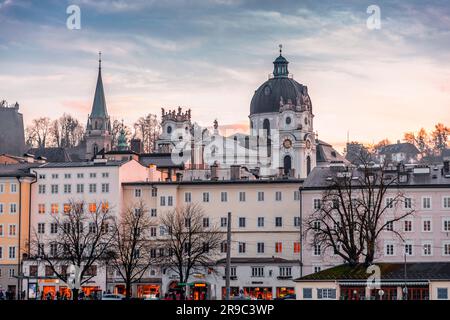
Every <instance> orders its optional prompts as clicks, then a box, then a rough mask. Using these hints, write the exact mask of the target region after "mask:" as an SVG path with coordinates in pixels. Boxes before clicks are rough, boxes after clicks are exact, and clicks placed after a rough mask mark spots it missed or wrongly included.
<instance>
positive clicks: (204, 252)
mask: <svg viewBox="0 0 450 320" xmlns="http://www.w3.org/2000/svg"><path fill="white" fill-rule="evenodd" d="M161 224H162V225H163V226H164V227H165V229H166V232H167V236H166V240H165V241H164V247H165V248H167V250H168V254H167V255H165V257H164V259H163V260H162V261H164V264H165V266H166V267H167V268H169V269H170V270H172V271H174V272H175V273H176V274H177V275H178V277H179V281H180V282H181V283H187V282H188V281H189V277H190V276H191V275H192V274H193V273H194V272H196V271H198V270H201V269H203V270H204V269H205V268H212V266H213V265H214V264H215V262H216V259H217V258H218V256H219V250H220V244H221V242H222V240H223V233H222V232H221V231H219V228H218V227H217V226H215V225H210V222H209V219H208V217H206V215H205V214H204V212H203V209H202V208H201V207H200V206H199V205H198V204H189V205H186V206H183V207H177V208H175V209H174V210H172V211H169V212H167V213H166V214H165V215H164V216H163V217H162V218H161Z"/></svg>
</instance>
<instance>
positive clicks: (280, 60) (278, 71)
mask: <svg viewBox="0 0 450 320" xmlns="http://www.w3.org/2000/svg"><path fill="white" fill-rule="evenodd" d="M279 47H280V55H279V56H278V57H277V58H276V59H275V61H274V62H273V76H274V77H275V78H279V77H287V76H288V75H289V71H288V64H289V62H288V61H287V60H286V58H285V57H283V55H282V49H283V45H281V44H280V45H279Z"/></svg>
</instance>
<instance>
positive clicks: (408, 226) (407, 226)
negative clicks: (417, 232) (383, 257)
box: [403, 220, 412, 232]
mask: <svg viewBox="0 0 450 320" xmlns="http://www.w3.org/2000/svg"><path fill="white" fill-rule="evenodd" d="M403 231H405V232H412V221H411V220H405V221H403Z"/></svg>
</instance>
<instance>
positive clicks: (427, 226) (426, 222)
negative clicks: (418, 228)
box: [422, 219, 431, 232]
mask: <svg viewBox="0 0 450 320" xmlns="http://www.w3.org/2000/svg"><path fill="white" fill-rule="evenodd" d="M422 232H431V219H423V220H422Z"/></svg>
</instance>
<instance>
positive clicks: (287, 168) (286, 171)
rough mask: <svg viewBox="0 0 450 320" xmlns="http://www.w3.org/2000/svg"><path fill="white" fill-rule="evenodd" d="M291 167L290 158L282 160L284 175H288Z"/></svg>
mask: <svg viewBox="0 0 450 320" xmlns="http://www.w3.org/2000/svg"><path fill="white" fill-rule="evenodd" d="M291 167H292V159H291V156H285V157H284V159H283V168H284V174H286V175H287V174H289V172H290V171H291Z"/></svg>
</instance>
